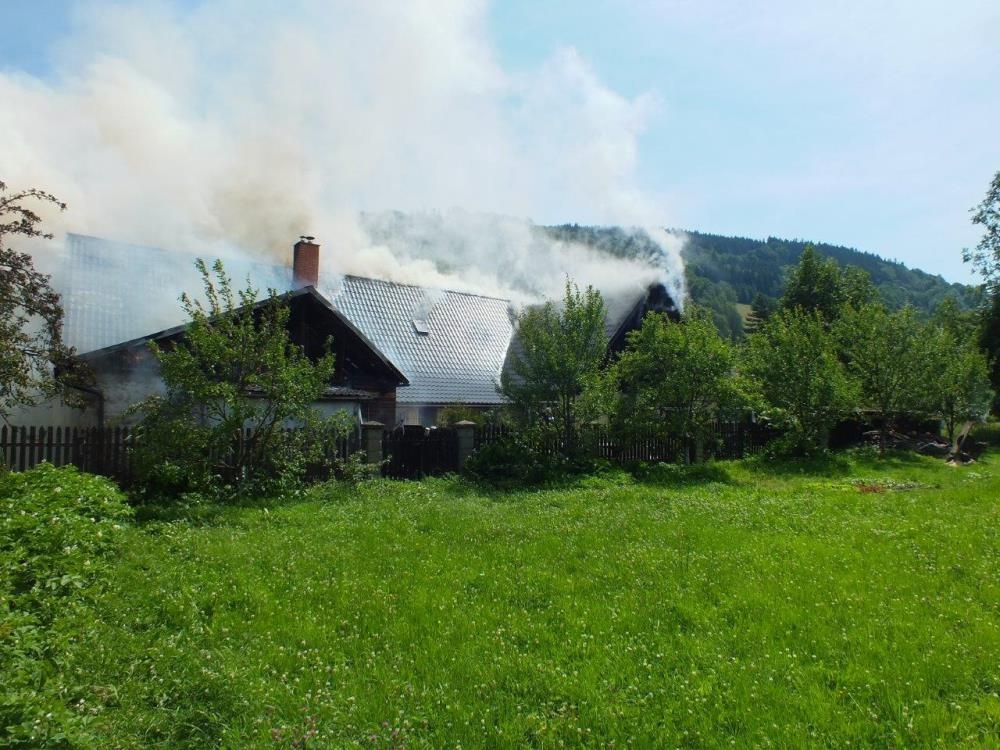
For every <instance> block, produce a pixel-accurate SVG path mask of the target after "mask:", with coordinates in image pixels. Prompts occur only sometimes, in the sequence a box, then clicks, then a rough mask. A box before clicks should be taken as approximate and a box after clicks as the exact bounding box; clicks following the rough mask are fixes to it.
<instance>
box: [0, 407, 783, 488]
mask: <svg viewBox="0 0 1000 750" xmlns="http://www.w3.org/2000/svg"><path fill="white" fill-rule="evenodd" d="M516 434H517V433H516V431H515V430H513V429H512V428H510V427H506V426H499V425H484V426H482V427H479V428H478V429H477V430H476V435H475V442H474V445H475V447H476V448H480V447H482V446H485V445H489V444H491V443H495V442H497V441H499V440H503V439H506V438H509V437H513V436H516ZM775 436H776V433H775V432H774V431H773V430H772V429H770V428H768V427H766V426H764V425H757V424H748V423H744V422H717V423H715V424H714V425H713V427H712V431H711V436H710V438H709V439H708V440H707V441H706V444H705V446H704V447H705V457H706V458H707V457H714V458H719V459H729V458H743V457H744V456H748V455H753V454H756V453H760V452H761V451H762V450H763V449H764V447H765V446H766V445H767V443H768V442H769V441H770V440H772V439H773V438H774V437H775ZM249 437H250V433H249V431H247V433H246V434H245V435H241V436H240V437H239V438H237V440H245V439H249ZM135 438H136V436H135V434H134V433H133V431H130V430H129V428H127V427H106V428H103V429H102V428H97V427H20V426H10V425H5V426H2V427H0V461H2V462H3V464H4V465H6V466H7V467H8V468H10V469H13V470H14V471H25V470H26V469H30V468H32V467H34V466H37V465H38V464H40V463H42V462H43V461H48V462H49V463H51V464H54V465H55V466H66V465H69V464H72V465H74V466H76V467H78V468H79V469H81V470H83V471H87V472H91V473H94V474H102V475H104V476H109V477H113V478H114V479H117V480H118V481H119V482H121V483H123V484H127V483H129V482H130V481H131V480H132V473H131V461H130V458H131V454H130V450H129V448H130V447H131V445H132V444H133V442H134V440H135ZM580 440H581V445H582V446H583V447H584V448H585V449H586V450H587V452H588V453H590V455H592V456H594V457H597V458H603V459H606V460H609V461H614V462H618V463H625V464H628V463H635V462H640V461H641V462H650V463H656V462H667V463H671V462H679V461H684V460H685V457H690V446H689V444H688V443H687V441H685V440H684V439H683V438H681V437H678V436H676V435H670V434H668V433H666V432H665V431H664V430H647V431H640V432H635V433H633V434H632V435H629V436H627V437H623V436H621V435H617V434H615V433H613V432H612V431H610V430H609V429H608V428H607V427H606V426H592V427H588V428H586V429H584V430H583V431H582V433H581V435H580ZM323 447H324V454H325V456H326V459H327V461H325V462H323V464H322V465H318V466H316V467H311V468H310V470H309V471H308V476H309V478H310V479H312V480H318V479H324V478H326V476H328V475H329V466H330V460H332V459H334V458H339V459H345V458H347V456H348V455H350V454H351V453H353V452H355V451H357V450H358V449H359V448H360V441H359V439H358V436H357V435H355V434H351V435H349V436H339V437H338V438H336V439H329V440H327V439H324V445H323ZM561 447H562V446H561V445H560V444H559V441H558V436H557V435H556V434H555V433H554V432H553V433H551V434H549V435H547V436H545V439H543V440H542V443H541V445H540V448H541V450H542V451H543V452H544V453H546V454H550V455H551V454H555V453H557V452H559V451H560V450H561ZM382 448H383V456H384V457H385V458H386V462H385V465H384V468H383V473H384V474H385V475H386V476H388V477H392V478H399V479H402V478H412V479H416V478H420V477H423V476H428V475H433V474H442V473H448V472H454V471H457V470H458V468H459V467H458V444H457V440H456V436H455V433H454V431H453V430H450V429H446V428H440V429H432V430H425V429H424V428H422V427H416V428H405V429H401V430H395V431H392V432H388V433H386V434H385V436H384V439H383V444H382Z"/></svg>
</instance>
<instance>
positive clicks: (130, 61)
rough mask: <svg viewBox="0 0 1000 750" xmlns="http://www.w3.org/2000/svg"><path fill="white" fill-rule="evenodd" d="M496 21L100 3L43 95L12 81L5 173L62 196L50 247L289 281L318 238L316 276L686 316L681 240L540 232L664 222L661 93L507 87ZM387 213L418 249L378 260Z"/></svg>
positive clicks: (568, 64)
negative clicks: (212, 264) (297, 252)
mask: <svg viewBox="0 0 1000 750" xmlns="http://www.w3.org/2000/svg"><path fill="white" fill-rule="evenodd" d="M487 24H488V6H487V5H486V4H485V3H484V2H480V1H477V0H467V1H464V2H463V1H460V0H412V1H411V2H405V3H399V2H393V1H390V0H366V2H362V3H359V2H354V1H353V0H342V1H336V0H286V1H285V2H282V3H273V2H264V0H259V1H257V0H204V2H201V3H200V4H197V5H196V6H194V7H193V8H187V9H181V8H179V7H177V6H174V5H172V4H170V3H167V2H106V1H100V2H87V3H84V4H81V5H79V7H78V9H77V13H76V22H75V27H74V31H73V32H72V34H71V35H70V37H69V38H67V39H66V40H64V42H62V43H61V45H60V46H59V48H58V49H57V50H55V51H54V52H53V54H54V59H55V64H54V71H55V72H54V74H53V75H52V76H51V77H47V78H46V79H45V80H40V79H36V78H34V77H31V76H28V75H26V74H19V73H12V72H6V73H0V102H2V103H3V106H2V107H0V178H2V179H4V180H5V181H6V182H7V183H8V184H9V185H11V186H12V187H14V188H20V187H29V186H38V187H42V188H44V189H46V190H49V191H51V192H53V193H55V194H56V195H58V196H59V197H60V198H61V199H62V200H65V201H66V202H67V203H68V204H69V205H70V210H69V211H67V212H66V213H65V214H63V215H61V216H58V217H47V218H48V219H50V220H51V223H50V226H52V227H55V228H56V230H57V231H59V232H66V231H73V232H78V233H84V234H91V235H97V236H101V237H107V238H110V239H115V240H119V241H125V242H131V243H136V244H139V245H144V246H159V247H165V248H171V249H183V250H187V251H190V252H198V253H201V254H208V253H214V252H218V253H226V254H231V253H232V252H233V251H239V252H241V253H244V254H249V255H252V256H254V257H257V258H270V259H271V260H273V262H277V263H287V262H288V258H289V254H290V250H289V248H290V245H291V243H292V242H293V241H294V240H295V239H296V238H297V237H298V236H299V235H300V234H310V235H315V236H316V237H317V238H318V239H319V241H320V242H321V243H322V245H323V263H324V268H323V271H324V274H332V275H336V274H338V273H355V274H361V275H371V276H377V277H381V278H386V279H389V280H394V281H405V282H410V283H418V284H428V285H433V286H442V287H448V288H458V289H467V290H475V291H481V292H484V293H490V294H500V295H506V296H511V297H514V298H517V299H523V300H528V299H537V298H539V297H542V296H559V294H560V292H561V289H562V285H563V283H564V280H565V276H566V275H569V276H571V277H572V278H573V279H574V280H576V281H577V282H578V283H580V284H581V285H582V284H587V283H593V284H594V285H595V286H597V287H598V288H601V289H603V290H608V291H614V288H615V287H618V288H625V287H628V288H638V287H639V285H642V284H645V283H648V282H649V281H651V280H654V279H658V280H662V281H664V282H665V283H666V284H667V286H668V289H669V290H670V291H671V292H672V294H673V296H674V298H675V299H676V300H677V301H678V302H680V301H681V300H682V299H683V274H682V267H681V263H680V256H679V249H680V247H679V246H680V243H681V240H680V239H679V238H677V237H673V236H668V235H667V234H666V233H663V232H657V231H651V235H652V236H653V237H654V239H655V240H656V241H657V242H658V243H659V244H660V246H661V249H662V251H663V254H662V258H660V259H657V260H656V261H655V262H650V261H648V260H647V261H641V260H635V261H632V260H621V259H615V258H611V257H609V256H606V255H603V254H600V253H596V252H594V251H592V250H589V249H586V248H582V247H580V246H576V245H572V244H566V243H558V242H553V241H551V240H548V239H546V238H544V237H543V236H542V235H541V233H539V232H537V231H536V230H535V229H534V228H533V225H532V223H531V220H532V219H533V220H535V221H538V222H543V223H549V222H552V223H561V222H577V223H581V224H584V223H594V224H622V225H626V226H635V227H647V228H651V227H657V226H663V225H664V224H665V223H666V222H668V221H669V216H668V215H667V214H666V206H663V205H658V204H657V201H655V200H654V199H651V198H649V197H648V196H646V195H644V194H643V192H642V191H641V190H640V188H639V186H638V185H637V182H636V178H635V172H636V165H637V161H638V158H639V155H638V139H639V136H640V135H641V133H642V131H643V129H644V127H645V124H646V122H647V121H648V118H649V117H650V116H651V115H652V114H653V113H654V112H655V110H656V101H655V97H652V96H649V95H642V96H639V97H636V98H628V97H625V96H622V95H620V94H618V93H616V92H614V91H612V90H611V89H609V88H608V87H607V86H605V85H604V84H603V83H602V82H601V81H600V80H599V79H598V77H597V76H596V75H595V73H594V71H593V70H591V68H590V67H589V66H588V64H587V62H586V61H585V60H584V59H582V57H581V56H580V55H579V54H578V53H577V52H576V51H575V50H573V49H572V48H565V49H560V50H556V51H554V53H553V54H552V56H551V57H550V59H549V60H547V61H546V62H545V63H544V64H542V65H541V66H539V67H538V68H537V69H535V70H532V71H529V72H517V73H514V72H511V71H508V70H505V69H504V67H503V66H502V65H501V64H500V62H499V61H498V59H497V56H496V54H495V52H494V48H493V45H492V43H491V40H490V36H489V32H488V28H487ZM389 211H403V212H408V213H414V214H418V219H417V220H416V225H415V226H416V228H415V229H413V230H412V231H411V233H410V237H411V239H412V238H413V235H414V233H415V234H416V235H418V239H420V240H421V241H420V242H418V243H415V244H414V243H404V242H400V241H374V240H373V239H372V237H370V236H369V231H370V228H371V224H370V223H369V224H368V225H366V224H365V223H363V222H361V221H359V219H358V217H359V214H360V213H361V212H369V213H370V214H371V215H375V216H377V215H385V212H389ZM511 217H523V218H511ZM529 217H530V218H529ZM57 244H58V238H57ZM165 302H166V303H168V304H175V301H174V300H167V301H165Z"/></svg>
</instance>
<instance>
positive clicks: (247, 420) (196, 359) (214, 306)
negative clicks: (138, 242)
mask: <svg viewBox="0 0 1000 750" xmlns="http://www.w3.org/2000/svg"><path fill="white" fill-rule="evenodd" d="M196 265H197V268H198V271H199V272H200V273H201V276H202V280H203V285H204V295H205V301H204V302H202V301H200V300H196V299H192V298H191V297H189V296H188V295H187V294H184V295H182V297H181V304H182V307H183V309H184V311H185V313H187V315H188V316H189V317H190V320H191V322H190V324H189V325H188V328H187V330H186V332H185V334H184V337H183V338H182V339H180V340H179V341H178V342H177V343H176V344H174V345H171V346H164V347H162V348H160V347H158V346H156V344H155V343H153V344H152V348H153V351H154V353H155V355H156V358H157V360H158V362H159V365H160V370H161V373H162V377H163V382H164V384H165V386H166V393H165V394H164V395H162V396H154V397H152V398H150V399H147V400H146V401H145V402H143V403H142V404H139V405H138V406H137V407H136V409H137V411H139V412H142V413H144V414H145V417H144V419H143V421H142V422H141V424H140V439H139V442H138V451H137V452H138V455H137V464H138V466H139V468H140V471H141V472H142V473H143V474H144V475H145V477H146V479H147V482H149V483H150V484H152V485H157V486H158V487H159V488H160V489H166V490H175V491H176V490H178V489H184V488H191V487H193V488H198V487H200V486H203V485H209V486H211V485H218V484H219V483H220V482H222V483H225V484H227V485H230V486H233V487H235V488H236V490H237V491H242V490H244V489H246V488H249V487H251V486H252V485H253V484H254V483H255V482H257V481H258V480H261V479H264V478H266V477H272V476H278V477H280V478H285V479H288V478H293V479H294V478H297V477H298V476H300V475H301V473H302V471H303V470H304V468H305V464H306V462H307V461H308V460H309V458H310V456H309V455H308V454H307V451H306V446H307V445H308V444H311V443H310V435H309V431H308V430H296V431H295V432H294V433H293V432H289V431H287V430H285V429H283V428H285V427H287V426H291V425H296V426H302V425H305V426H306V427H319V425H318V420H317V417H316V415H315V412H314V410H313V409H312V404H313V402H315V401H316V399H318V398H319V396H320V395H321V394H322V393H323V391H324V389H325V388H326V386H327V385H328V384H329V380H330V377H331V376H332V374H333V365H334V361H333V355H332V354H330V353H327V354H326V355H324V356H322V357H321V358H319V359H318V360H316V361H312V360H310V359H309V358H308V357H307V356H306V355H305V354H304V353H303V351H302V349H301V348H300V347H298V346H296V345H294V344H293V343H292V342H291V341H290V340H289V337H288V330H287V323H288V317H289V314H290V311H289V307H288V305H287V304H285V303H283V302H282V300H281V298H280V297H277V296H276V294H275V293H274V291H273V290H272V291H271V292H270V293H269V296H268V297H267V298H266V299H264V300H262V301H258V292H257V290H256V289H254V288H252V287H250V286H248V287H247V288H246V289H243V290H240V291H238V292H234V291H233V288H232V284H231V282H230V280H229V278H228V277H227V276H226V273H225V269H224V268H223V265H222V263H221V261H217V262H216V263H215V264H214V265H213V266H212V270H211V272H210V271H209V269H208V268H207V267H206V265H205V263H204V262H203V261H201V260H198V261H197V263H196Z"/></svg>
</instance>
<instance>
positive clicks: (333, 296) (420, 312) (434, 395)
mask: <svg viewBox="0 0 1000 750" xmlns="http://www.w3.org/2000/svg"><path fill="white" fill-rule="evenodd" d="M324 293H325V294H326V296H327V297H328V299H329V300H330V302H331V303H332V304H333V306H334V307H336V308H337V309H338V310H339V311H340V312H342V313H343V314H344V315H345V316H346V317H347V318H348V319H349V320H350V321H351V322H352V323H354V325H356V326H357V327H358V328H359V329H361V330H362V331H364V332H365V335H366V336H367V337H368V338H369V339H371V341H372V342H373V343H374V344H375V345H376V346H377V347H378V348H379V349H380V350H382V351H383V352H384V353H385V355H386V356H387V357H388V358H389V359H390V360H392V362H393V363H394V364H395V365H396V366H397V367H398V368H399V369H400V370H401V371H402V372H403V374H404V375H405V376H406V378H407V379H408V380H409V381H410V385H409V386H408V387H405V388H400V389H399V390H398V391H397V393H396V400H397V401H398V402H400V403H406V404H452V403H467V404H500V403H503V399H502V398H501V397H500V396H499V395H498V394H497V392H496V385H495V384H496V383H497V381H498V380H499V378H500V371H501V368H502V367H503V363H504V358H505V356H506V354H507V347H508V346H509V344H510V339H511V334H512V333H513V313H512V312H511V308H510V303H509V302H508V301H507V300H505V299H497V298H495V297H483V296H479V295H475V294H465V293H461V292H451V291H441V290H435V289H425V288H422V287H417V286H409V285H406V284H395V283H391V282H387V281H378V280H376V279H366V278H361V277H358V276H345V277H344V278H343V280H342V281H341V282H340V283H339V285H338V286H336V287H335V288H333V289H326V290H324ZM419 330H426V331H427V333H426V334H423V333H419V332H418V331H419Z"/></svg>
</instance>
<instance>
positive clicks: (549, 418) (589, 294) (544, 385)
mask: <svg viewBox="0 0 1000 750" xmlns="http://www.w3.org/2000/svg"><path fill="white" fill-rule="evenodd" d="M604 319H605V308H604V300H603V299H602V298H601V294H600V292H598V291H597V290H595V289H594V288H593V287H590V286H588V287H587V289H586V290H585V291H584V292H581V291H580V289H579V288H578V287H577V286H576V284H574V283H573V282H572V281H570V280H568V279H567V281H566V290H565V295H564V297H563V301H562V306H561V307H557V306H556V305H555V303H553V302H552V301H547V302H546V303H545V304H543V305H541V306H538V307H530V308H527V309H526V310H524V312H522V313H521V314H520V315H519V316H518V320H517V346H516V347H515V349H514V351H513V352H512V356H511V361H510V368H509V370H505V372H504V374H503V376H502V378H501V382H500V391H501V393H503V394H504V395H505V396H506V397H507V398H508V399H509V400H510V403H511V407H512V409H513V410H514V411H515V412H516V413H517V414H518V415H519V416H520V417H521V418H522V419H523V420H525V421H526V422H528V423H531V424H535V425H544V424H551V425H553V426H554V428H555V429H556V431H557V432H558V435H559V440H560V444H561V446H562V449H563V452H564V454H565V455H567V456H569V455H572V454H573V453H574V452H575V451H576V448H577V447H578V443H577V439H576V437H577V426H578V425H577V422H578V419H579V417H580V416H581V415H580V413H579V408H578V407H579V403H580V397H581V395H582V394H583V392H584V391H585V389H586V388H587V387H588V385H589V384H590V383H591V382H592V381H593V380H594V379H595V378H596V377H597V376H598V373H599V371H600V367H601V363H602V361H603V359H604V357H605V354H606V352H607V343H608V342H607V335H606V333H605V330H604Z"/></svg>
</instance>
